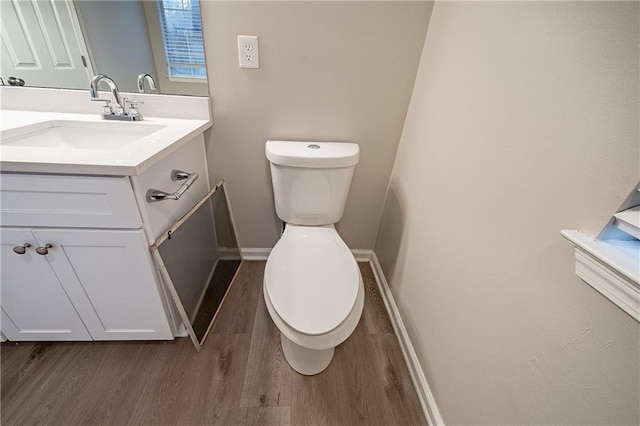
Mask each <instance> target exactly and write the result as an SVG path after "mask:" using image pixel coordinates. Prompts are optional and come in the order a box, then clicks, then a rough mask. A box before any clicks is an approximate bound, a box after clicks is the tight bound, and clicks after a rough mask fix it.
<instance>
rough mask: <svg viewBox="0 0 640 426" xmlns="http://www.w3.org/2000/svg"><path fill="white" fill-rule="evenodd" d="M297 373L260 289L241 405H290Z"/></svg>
mask: <svg viewBox="0 0 640 426" xmlns="http://www.w3.org/2000/svg"><path fill="white" fill-rule="evenodd" d="M297 374H298V373H296V372H295V371H294V370H293V369H292V368H291V366H290V365H289V364H288V363H287V360H286V359H285V358H284V354H283V353H282V347H281V346H280V330H278V328H277V327H276V326H275V324H274V323H273V321H272V320H271V317H270V316H269V312H268V311H267V307H266V305H265V303H264V295H263V292H262V291H259V292H258V302H257V306H256V315H255V323H254V326H253V334H252V336H251V348H250V350H249V361H248V365H247V373H246V376H245V378H244V384H243V387H242V397H241V400H240V406H242V407H265V406H277V405H285V406H286V405H290V404H291V396H292V395H291V392H292V391H295V390H294V389H293V388H292V386H290V382H291V380H292V376H293V375H297Z"/></svg>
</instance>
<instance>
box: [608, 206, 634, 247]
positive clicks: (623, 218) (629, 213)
mask: <svg viewBox="0 0 640 426" xmlns="http://www.w3.org/2000/svg"><path fill="white" fill-rule="evenodd" d="M613 217H615V218H616V220H615V223H614V224H613V226H615V227H616V228H618V229H619V230H621V231H622V232H626V233H627V234H629V235H631V236H632V237H634V238H637V239H640V206H635V207H633V208H630V209H627V210H623V211H621V212H620V213H616V214H614V215H613Z"/></svg>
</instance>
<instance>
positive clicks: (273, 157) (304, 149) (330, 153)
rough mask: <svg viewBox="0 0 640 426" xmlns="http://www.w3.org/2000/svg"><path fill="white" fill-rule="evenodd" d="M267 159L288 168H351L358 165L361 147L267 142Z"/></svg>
mask: <svg viewBox="0 0 640 426" xmlns="http://www.w3.org/2000/svg"><path fill="white" fill-rule="evenodd" d="M265 153H266V155H267V159H268V160H269V161H270V162H271V163H273V164H278V165H280V166H288V167H310V168H325V167H351V166H355V165H356V164H358V159H359V157H360V147H359V146H358V144H356V143H347V142H302V141H267V145H266V148H265Z"/></svg>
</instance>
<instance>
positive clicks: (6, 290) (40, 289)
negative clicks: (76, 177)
mask: <svg viewBox="0 0 640 426" xmlns="http://www.w3.org/2000/svg"><path fill="white" fill-rule="evenodd" d="M0 240H1V241H2V243H1V245H0V266H1V268H2V270H1V272H0V305H1V306H2V325H1V327H2V333H3V334H4V335H5V336H6V337H7V338H8V339H9V340H91V336H90V335H89V333H88V332H87V329H86V328H85V326H84V324H83V323H82V320H81V319H80V317H79V316H78V313H77V312H76V310H75V309H74V307H73V305H72V303H71V301H70V300H69V298H68V297H67V294H66V293H65V291H64V288H63V287H62V286H61V285H60V282H59V281H58V277H57V276H56V274H55V273H54V271H53V270H52V269H51V266H50V264H49V262H48V261H47V257H46V256H41V255H39V254H36V252H35V248H36V247H37V244H36V240H35V238H34V237H33V235H32V234H31V232H29V230H28V229H17V228H1V229H0ZM25 243H29V244H31V247H29V248H27V249H26V251H25V253H24V254H22V255H20V254H16V253H15V252H14V251H13V247H15V246H22V245H23V244H25Z"/></svg>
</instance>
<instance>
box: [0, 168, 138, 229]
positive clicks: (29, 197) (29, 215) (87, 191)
mask: <svg viewBox="0 0 640 426" xmlns="http://www.w3.org/2000/svg"><path fill="white" fill-rule="evenodd" d="M0 197H1V200H2V203H1V205H0V222H1V223H2V225H4V226H64V227H74V228H77V227H90V228H139V227H141V226H142V220H141V218H140V213H139V212H138V207H137V204H136V201H135V198H134V195H133V190H132V189H131V185H130V184H129V180H128V178H126V177H102V176H68V175H26V174H10V173H3V174H1V175H0Z"/></svg>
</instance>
